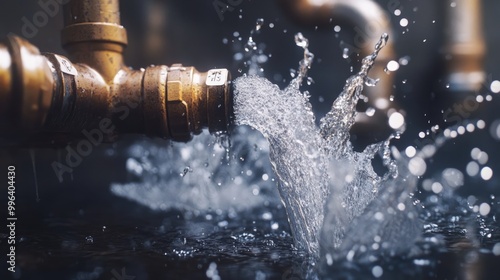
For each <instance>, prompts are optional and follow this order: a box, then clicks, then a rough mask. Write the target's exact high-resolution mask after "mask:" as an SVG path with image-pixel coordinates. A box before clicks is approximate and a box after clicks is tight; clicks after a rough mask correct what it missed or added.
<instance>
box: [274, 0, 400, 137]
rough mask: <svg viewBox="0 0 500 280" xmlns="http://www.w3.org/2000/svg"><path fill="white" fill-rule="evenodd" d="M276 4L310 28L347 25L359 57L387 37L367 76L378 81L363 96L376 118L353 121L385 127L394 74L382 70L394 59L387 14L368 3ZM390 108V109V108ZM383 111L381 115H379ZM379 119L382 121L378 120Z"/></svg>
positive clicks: (295, 0) (308, 0) (309, 0)
mask: <svg viewBox="0 0 500 280" xmlns="http://www.w3.org/2000/svg"><path fill="white" fill-rule="evenodd" d="M280 3H281V4H282V6H283V7H284V9H285V10H286V12H287V13H288V14H290V15H291V16H292V17H293V18H294V19H295V20H296V21H298V22H300V23H302V24H307V25H311V26H330V25H331V24H339V25H342V24H347V25H348V26H349V27H352V29H353V30H354V32H355V34H356V35H355V38H354V48H356V49H357V50H358V51H359V55H360V57H361V58H363V57H365V56H367V55H369V54H371V53H372V52H373V48H374V46H375V44H376V43H377V42H378V40H379V39H380V36H381V35H382V34H383V33H387V34H388V35H389V41H388V43H387V45H386V46H385V47H384V48H383V49H382V51H381V52H380V54H379V56H378V58H377V60H376V61H375V64H374V66H373V68H372V70H371V71H370V76H371V77H374V78H379V79H380V81H379V83H378V85H377V86H376V87H365V91H364V94H365V95H366V96H367V97H368V98H369V104H370V106H371V107H373V108H376V109H378V110H377V111H378V112H379V114H378V117H377V115H375V116H374V117H371V118H370V117H367V116H365V115H364V114H358V118H357V122H358V123H359V122H366V123H367V124H369V126H368V127H366V128H367V129H369V128H370V127H371V128H373V127H372V125H373V124H376V125H377V127H380V126H387V125H386V124H387V114H386V113H385V112H387V110H388V109H389V107H390V104H391V103H393V102H391V101H390V100H389V99H390V96H391V95H392V92H393V90H392V85H393V83H394V74H393V73H392V72H387V73H385V72H386V71H384V69H385V68H386V66H387V63H388V62H389V61H391V60H394V59H395V57H396V54H395V50H394V40H391V38H392V27H391V24H390V21H389V17H388V15H387V13H386V12H385V11H384V10H383V9H382V8H381V7H380V6H379V5H378V4H377V3H375V2H374V1H372V0H356V1H353V0H280ZM393 107H394V106H393ZM380 112H384V114H380ZM380 117H383V118H384V120H383V121H381V120H380Z"/></svg>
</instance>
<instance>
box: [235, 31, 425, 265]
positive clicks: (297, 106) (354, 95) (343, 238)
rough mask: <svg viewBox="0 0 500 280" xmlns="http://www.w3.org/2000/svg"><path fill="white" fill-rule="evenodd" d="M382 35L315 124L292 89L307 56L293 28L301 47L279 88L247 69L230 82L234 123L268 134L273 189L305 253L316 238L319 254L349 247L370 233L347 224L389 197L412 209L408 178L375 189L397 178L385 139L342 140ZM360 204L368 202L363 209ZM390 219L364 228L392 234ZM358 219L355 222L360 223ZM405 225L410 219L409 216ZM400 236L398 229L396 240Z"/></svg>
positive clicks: (308, 106) (314, 252)
mask: <svg viewBox="0 0 500 280" xmlns="http://www.w3.org/2000/svg"><path fill="white" fill-rule="evenodd" d="M387 39H388V36H387V34H384V35H383V36H382V37H381V39H380V41H379V42H378V43H377V44H376V46H375V50H374V52H373V53H372V54H371V55H369V56H367V57H366V58H364V59H363V61H362V66H361V70H360V71H359V73H358V74H356V75H354V76H352V77H351V78H349V79H348V80H347V82H346V85H345V87H344V89H343V91H342V93H341V94H340V96H339V97H338V98H337V100H336V101H335V102H334V103H333V105H332V109H331V111H330V112H329V113H328V114H327V115H326V116H325V117H324V118H323V119H322V120H321V123H320V127H319V128H318V127H317V126H316V125H315V122H314V115H313V113H312V109H311V104H310V103H309V101H308V97H307V96H306V95H304V94H302V93H301V92H300V90H299V87H300V85H301V83H302V80H303V79H304V77H306V75H307V70H308V69H309V68H310V66H311V63H312V60H313V57H314V55H313V54H312V53H310V52H309V50H308V45H309V43H308V41H307V39H306V38H304V37H303V36H302V34H300V33H298V34H297V35H296V36H295V41H296V44H297V46H299V47H302V48H303V49H304V59H303V60H302V61H301V62H300V64H299V70H298V71H297V73H298V74H297V76H296V77H295V78H294V79H293V80H292V82H291V83H290V85H289V86H288V87H287V88H285V89H284V90H280V89H279V88H278V86H276V85H274V84H272V83H271V82H269V81H268V80H266V79H264V78H261V77H256V76H252V75H249V76H245V77H240V78H238V79H237V80H236V81H235V114H236V122H237V123H238V124H240V125H250V126H252V127H254V128H255V129H257V130H259V131H260V132H261V133H262V134H263V135H264V136H265V137H266V138H267V139H268V141H269V143H270V157H271V162H272V164H273V168H274V170H275V173H276V174H277V176H278V178H279V181H280V182H279V191H280V194H281V197H282V199H283V201H284V204H285V208H286V210H287V214H288V216H289V222H290V225H291V228H292V233H293V235H294V238H295V241H296V244H297V246H298V247H299V248H304V249H305V250H307V251H308V252H309V253H311V254H312V255H316V256H318V255H319V252H320V242H321V244H322V245H323V248H322V250H323V251H324V252H326V253H331V252H338V251H339V250H340V251H341V252H343V251H345V250H347V249H343V248H347V247H349V246H350V245H349V244H351V243H352V242H354V240H356V241H359V239H360V238H368V236H370V237H371V235H372V234H365V235H362V236H360V237H357V238H354V236H353V235H350V236H351V238H349V236H347V232H349V234H350V233H351V232H353V231H355V230H354V229H352V227H355V226H354V225H353V224H352V223H351V222H353V220H355V218H357V219H358V220H359V221H361V220H362V219H364V218H367V217H369V216H370V215H371V211H373V209H376V208H377V204H380V203H389V205H391V204H395V205H393V209H397V205H398V204H400V203H404V206H405V211H403V212H404V213H405V214H407V215H409V216H412V215H414V214H413V212H412V204H411V201H410V200H409V199H408V197H409V196H408V193H409V192H410V191H411V190H412V188H415V187H416V184H405V185H404V186H407V187H405V188H403V189H401V187H399V188H398V186H400V185H402V184H397V181H394V182H393V183H392V184H388V185H387V187H385V188H384V192H383V193H379V190H380V186H381V184H382V183H383V182H387V181H388V180H389V179H393V178H396V177H397V166H396V163H395V162H394V161H392V160H391V159H390V152H389V140H390V139H388V140H387V141H385V142H383V143H378V144H374V145H370V146H368V147H367V148H366V149H365V150H364V151H363V152H362V153H357V152H355V151H354V150H353V148H352V146H351V143H350V142H349V130H350V128H351V126H352V125H353V124H354V119H355V115H356V110H355V107H356V104H357V102H358V100H359V98H360V95H361V91H362V90H363V86H364V84H365V83H367V81H368V82H370V81H372V80H371V79H370V78H369V77H368V72H369V70H370V68H371V67H372V66H373V63H374V61H375V59H376V57H377V55H378V53H379V51H380V50H381V49H382V48H383V46H384V45H385V44H386V42H387ZM377 153H380V154H381V156H382V157H383V162H384V165H385V166H386V167H387V168H388V172H387V173H386V174H385V175H384V176H382V177H381V176H378V175H377V174H376V173H375V171H374V170H373V167H372V165H371V161H372V159H373V158H374V157H375V155H376V154H377ZM405 174H406V173H405ZM408 174H409V173H408ZM402 178H404V180H408V178H406V177H404V176H403V177H402ZM375 197H377V198H378V200H377V201H378V203H377V202H375V200H374V199H375ZM403 198H404V199H403ZM405 199H408V200H405ZM325 205H326V212H325V208H324V207H325ZM368 205H371V207H369V208H367V206H368ZM325 213H326V214H325ZM363 213H364V214H363ZM410 213H411V214H410ZM362 214H363V215H362ZM372 216H373V215H372ZM414 217H416V215H414ZM397 218H398V219H396V218H393V217H390V216H387V219H386V220H385V223H381V226H380V227H378V228H377V229H376V230H372V231H371V233H373V234H380V235H381V236H386V235H387V236H390V237H393V236H392V235H391V234H390V230H393V229H389V228H388V227H387V225H392V224H393V223H395V222H397V221H401V220H402V219H400V218H399V216H397ZM415 220H417V219H416V218H415V219H413V220H412V221H415ZM410 223H412V222H410ZM355 224H357V223H355ZM359 225H360V226H359V227H361V226H362V223H359ZM412 225H414V226H417V223H412ZM410 228H412V227H410ZM321 229H322V230H321ZM365 232H366V231H365ZM416 232H418V231H416ZM320 235H321V237H320ZM407 237H408V235H406V236H404V237H401V236H399V239H397V240H402V239H401V238H407ZM320 239H321V240H320ZM372 242H373V239H372ZM344 244H347V245H344ZM397 245H399V244H397Z"/></svg>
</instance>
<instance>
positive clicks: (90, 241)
mask: <svg viewBox="0 0 500 280" xmlns="http://www.w3.org/2000/svg"><path fill="white" fill-rule="evenodd" d="M85 244H89V245H90V244H94V238H93V237H92V236H90V235H89V236H86V237H85Z"/></svg>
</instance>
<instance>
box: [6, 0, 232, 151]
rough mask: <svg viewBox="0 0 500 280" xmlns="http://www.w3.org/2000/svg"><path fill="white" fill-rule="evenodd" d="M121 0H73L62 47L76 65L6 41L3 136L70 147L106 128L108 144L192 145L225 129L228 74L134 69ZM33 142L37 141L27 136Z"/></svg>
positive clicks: (66, 15) (21, 42)
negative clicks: (130, 137)
mask: <svg viewBox="0 0 500 280" xmlns="http://www.w3.org/2000/svg"><path fill="white" fill-rule="evenodd" d="M118 3H119V1H118V0H90V1H81V0H72V1H70V2H69V3H68V4H66V5H65V7H64V21H65V27H64V29H63V30H62V36H61V37H62V45H63V47H64V48H65V49H66V50H67V52H68V54H69V57H70V59H68V58H66V57H64V56H61V55H57V54H52V53H46V54H43V55H42V54H40V52H39V51H38V49H37V48H36V47H35V46H33V45H31V44H30V43H28V42H27V41H25V40H23V39H20V38H19V37H15V36H10V37H9V38H8V39H7V40H6V41H5V42H3V43H0V58H1V60H0V137H1V138H4V139H11V140H13V141H18V140H20V139H22V140H27V141H29V142H32V141H36V142H44V141H52V142H53V141H56V142H63V143H64V142H67V141H69V140H72V139H74V138H76V137H81V136H82V134H85V133H86V132H88V131H89V130H94V129H100V130H101V131H102V133H103V134H105V136H106V137H105V138H106V140H113V139H114V136H115V135H116V134H120V133H138V134H146V135H149V136H152V137H161V138H166V139H172V140H176V141H189V140H190V139H191V137H192V135H193V134H198V133H200V132H201V131H202V129H203V128H208V129H209V130H210V132H219V131H226V130H227V129H228V125H229V122H230V118H231V115H232V91H231V90H230V85H229V83H230V82H229V81H230V75H229V72H228V71H227V70H226V69H212V70H210V71H208V72H206V73H202V72H198V71H197V70H196V69H195V68H194V67H184V66H182V65H180V64H176V65H173V66H172V67H167V66H150V67H148V68H146V69H141V70H131V69H130V68H128V67H126V65H125V64H124V61H123V55H122V53H123V51H124V49H125V47H126V46H127V33H126V30H125V28H124V27H123V26H121V25H120V13H119V6H118ZM27 136H35V137H27Z"/></svg>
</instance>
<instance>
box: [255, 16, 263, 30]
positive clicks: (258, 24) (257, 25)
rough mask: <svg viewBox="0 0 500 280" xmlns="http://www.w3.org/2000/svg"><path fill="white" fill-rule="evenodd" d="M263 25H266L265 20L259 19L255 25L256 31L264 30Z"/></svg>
mask: <svg viewBox="0 0 500 280" xmlns="http://www.w3.org/2000/svg"><path fill="white" fill-rule="evenodd" d="M263 24H264V19H263V18H258V19H257V22H256V23H255V30H256V31H259V30H260V29H261V28H262V25H263Z"/></svg>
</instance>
